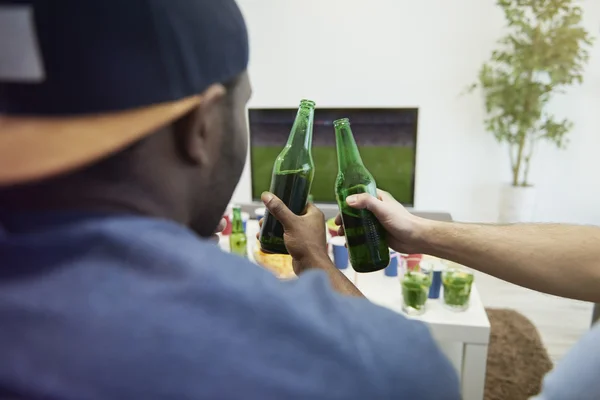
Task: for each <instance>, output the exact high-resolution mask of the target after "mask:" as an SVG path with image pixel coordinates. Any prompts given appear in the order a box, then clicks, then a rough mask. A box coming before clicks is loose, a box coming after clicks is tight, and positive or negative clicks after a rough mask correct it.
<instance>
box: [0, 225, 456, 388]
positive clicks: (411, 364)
mask: <svg viewBox="0 0 600 400" xmlns="http://www.w3.org/2000/svg"><path fill="white" fill-rule="evenodd" d="M47 237H48V240H49V241H50V242H52V243H51V244H52V245H51V246H48V245H47V244H48V243H46V244H45V245H43V246H41V247H38V248H37V249H38V252H37V256H36V257H34V258H32V259H31V260H33V259H35V260H36V262H39V263H43V264H39V265H40V267H43V268H46V267H48V263H55V264H56V265H55V267H56V268H50V269H48V271H47V273H45V274H43V275H42V274H40V275H38V277H37V279H36V281H32V280H29V282H30V283H28V284H27V285H22V284H20V285H19V286H14V285H13V286H11V287H10V288H9V289H10V290H7V291H4V294H2V295H0V296H12V298H11V301H13V302H19V299H21V301H22V303H23V304H25V305H26V307H28V305H30V304H35V307H36V309H35V312H36V313H37V314H40V313H41V314H40V315H56V316H59V318H56V319H52V320H50V321H47V320H37V319H36V320H32V321H31V323H32V324H34V325H35V324H38V323H39V324H44V326H43V328H44V329H38V328H39V327H36V326H26V325H23V326H22V328H23V332H22V333H21V334H20V333H19V329H20V328H21V327H15V329H13V330H12V332H13V333H15V336H14V337H12V343H11V346H12V348H17V347H15V341H16V342H18V343H21V342H22V344H23V348H25V349H27V348H29V347H30V345H31V344H30V343H27V342H26V340H25V339H27V337H28V336H27V335H25V332H32V331H34V332H40V335H43V338H44V341H45V342H46V343H48V344H49V348H51V349H60V351H62V352H63V353H64V354H75V353H76V354H78V360H79V361H77V362H74V363H72V362H70V361H68V360H67V361H66V362H65V363H64V364H63V365H61V368H62V372H64V373H66V374H74V375H73V376H77V375H78V374H82V373H84V375H85V376H107V379H108V378H110V379H119V378H118V377H119V376H128V377H129V378H128V379H130V380H131V382H130V383H131V385H130V389H128V390H130V392H129V393H128V395H130V397H129V398H153V397H152V396H149V397H148V396H147V395H148V393H150V392H146V391H145V390H148V391H150V390H151V389H152V388H154V389H156V387H154V386H153V385H151V384H149V382H153V381H154V380H156V377H157V376H161V377H163V378H164V380H167V381H169V382H172V383H173V384H174V385H176V386H177V387H178V388H186V387H188V388H190V390H197V391H198V393H205V394H208V395H207V396H208V397H210V394H211V393H212V394H214V397H215V398H216V397H219V395H223V394H227V393H229V394H231V395H232V396H233V395H235V394H236V393H239V391H240V390H242V391H244V392H245V393H248V394H250V395H252V394H256V395H259V394H262V395H264V396H271V397H273V396H283V397H286V398H335V397H336V396H335V393H338V394H339V395H340V396H341V397H344V398H364V396H370V395H371V396H386V395H388V394H390V393H397V391H396V389H395V388H396V387H398V388H399V387H400V386H402V385H398V384H397V383H395V382H396V379H397V375H398V374H400V375H404V377H405V378H406V377H408V376H409V375H411V376H413V375H414V376H415V377H416V376H417V375H419V374H420V373H423V374H425V375H426V374H427V373H429V372H431V371H432V370H433V371H437V372H440V371H441V372H443V373H447V372H448V368H447V365H446V364H447V363H444V361H443V360H442V359H441V358H440V357H441V355H440V353H439V350H438V349H437V348H436V346H435V344H433V342H432V339H431V337H430V335H429V333H428V332H427V329H426V328H425V327H424V326H423V325H422V324H420V323H417V322H412V321H409V320H406V319H405V318H403V317H402V316H400V315H398V314H395V313H393V312H391V311H388V310H385V309H382V308H380V307H377V306H375V305H373V304H371V303H369V302H368V301H367V300H365V299H356V298H348V297H344V296H340V295H338V294H337V293H335V292H333V291H332V289H331V287H330V285H329V281H328V279H327V277H326V275H325V274H324V273H320V272H310V273H307V274H306V276H303V277H302V278H301V279H298V280H295V281H292V282H280V281H278V280H277V279H276V278H275V277H274V276H272V275H271V274H270V273H269V272H267V271H265V270H263V269H261V268H260V267H258V266H256V265H254V264H252V263H250V262H248V261H247V260H244V259H242V258H240V257H237V256H233V255H230V254H225V253H223V252H221V251H220V249H219V248H218V246H216V245H214V244H211V243H208V242H205V241H202V240H199V239H198V238H197V237H196V236H195V235H194V234H193V233H191V232H189V231H187V230H186V229H184V228H182V227H180V226H178V225H176V224H172V223H169V222H167V223H165V222H164V221H157V220H138V219H132V220H125V221H124V220H123V219H114V220H110V219H104V220H98V221H90V222H89V223H85V224H78V225H77V226H72V227H69V228H65V229H64V230H63V231H62V232H58V233H57V232H53V234H52V235H50V236H47ZM34 242H35V240H34V241H32V243H34ZM0 245H1V244H0ZM54 246H57V247H58V248H59V249H60V251H59V252H58V253H54V257H44V254H46V255H47V254H50V253H53V252H55V250H56V248H55V247H54ZM40 249H41V250H40ZM44 251H46V252H50V253H44ZM40 257H41V258H40ZM74 282H77V285H74V284H73V283H74ZM41 296H43V298H42V297H41ZM38 300H39V301H38ZM0 317H1V315H0ZM36 321H37V322H36ZM69 327H70V328H69ZM73 327H76V329H75V331H74V330H73ZM48 332H54V333H55V334H48ZM67 336H68V340H65V339H64V338H65V337H67ZM0 337H2V335H0ZM7 339H8V338H7ZM34 339H35V338H34ZM10 342H11V340H7V341H5V342H4V344H8V343H10ZM407 343H408V344H407ZM0 345H2V343H1V341H0ZM75 350H76V351H75ZM74 351H75V353H74ZM30 355H31V356H32V357H33V358H34V359H35V360H37V361H38V362H41V361H42V360H43V357H44V356H45V354H42V353H40V354H30ZM37 357H42V360H38V359H37ZM422 359H425V360H428V362H426V363H422V362H420V360H422ZM35 360H34V361H35ZM86 360H87V361H86ZM108 360H119V362H118V363H116V364H115V363H113V364H112V365H113V367H112V371H113V372H114V374H113V372H111V373H110V374H108V373H107V372H106V370H100V369H98V368H100V367H101V366H103V365H105V361H106V362H107V361H108ZM402 365H405V366H406V367H407V369H406V371H407V372H406V374H404V373H403V369H402V368H399V367H401V366H402ZM423 365H427V366H428V368H424V367H423ZM436 367H437V368H436ZM125 371H128V372H127V373H125ZM392 371H393V372H392ZM396 371H397V372H396ZM409 372H410V374H409ZM107 374H108V375H107ZM113 375H114V376H113ZM232 378H233V379H235V380H236V381H237V383H236V385H237V387H232V386H231V384H230V383H231V379H232ZM164 380H163V381H164ZM331 382H336V385H338V386H335V387H333V386H331V385H332V384H331ZM107 385H108V386H107V387H106V390H112V389H110V384H109V383H107ZM412 388H413V389H414V390H417V388H416V386H414V385H413V387H412ZM413 389H411V390H413ZM181 390H183V389H181ZM211 391H212V392H211ZM404 392H405V393H407V394H410V393H412V392H411V391H410V390H409V391H406V390H404ZM111 394H114V393H111ZM121 394H122V393H121ZM351 394H353V395H355V396H352V395H351ZM144 396H147V397H144ZM207 396H205V398H206V397H207ZM302 396H304V397H302ZM340 396H338V398H341V397H340ZM106 397H107V398H110V397H111V396H110V395H107V396H106ZM225 397H227V396H225ZM283 397H281V398H283Z"/></svg>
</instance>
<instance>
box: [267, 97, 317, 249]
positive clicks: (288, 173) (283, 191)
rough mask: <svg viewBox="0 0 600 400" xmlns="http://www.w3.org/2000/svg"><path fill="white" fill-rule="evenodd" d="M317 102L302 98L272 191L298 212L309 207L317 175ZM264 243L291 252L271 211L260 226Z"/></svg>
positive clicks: (277, 165)
mask: <svg viewBox="0 0 600 400" xmlns="http://www.w3.org/2000/svg"><path fill="white" fill-rule="evenodd" d="M314 114H315V102H314V101H311V100H302V101H301V102H300V108H299V109H298V114H297V115H296V120H295V121H294V125H293V126H292V131H291V132H290V136H289V138H288V141H287V144H286V145H285V147H284V148H283V150H282V151H281V153H279V155H278V156H277V158H276V159H275V165H274V166H273V176H272V178H271V193H273V194H274V195H275V196H277V197H279V198H280V199H281V200H282V201H283V202H284V203H285V205H286V206H288V208H289V209H290V210H291V211H292V212H293V213H295V214H297V215H300V214H302V213H303V212H304V209H305V208H306V202H307V200H308V194H309V193H310V187H311V185H312V182H313V177H314V175H315V163H314V162H313V158H312V151H311V147H312V135H313V120H314ZM259 241H260V247H261V249H262V250H263V251H264V252H267V253H277V254H288V251H287V249H286V248H285V243H284V242H283V226H282V225H281V224H280V223H279V221H277V219H276V218H275V217H273V216H272V215H270V214H269V212H268V211H267V212H266V213H265V217H264V220H263V225H262V228H261V230H260V236H259Z"/></svg>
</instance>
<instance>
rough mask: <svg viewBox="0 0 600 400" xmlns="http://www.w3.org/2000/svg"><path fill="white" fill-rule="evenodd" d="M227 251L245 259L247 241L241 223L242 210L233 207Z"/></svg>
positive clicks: (242, 223)
mask: <svg viewBox="0 0 600 400" xmlns="http://www.w3.org/2000/svg"><path fill="white" fill-rule="evenodd" d="M229 249H230V251H231V253H233V254H237V255H238V256H242V257H247V256H248V250H247V239H246V232H245V231H244V222H243V221H242V209H241V208H240V207H233V221H231V235H229Z"/></svg>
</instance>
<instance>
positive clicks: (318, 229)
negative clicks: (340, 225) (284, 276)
mask: <svg viewBox="0 0 600 400" xmlns="http://www.w3.org/2000/svg"><path fill="white" fill-rule="evenodd" d="M261 199H262V201H263V203H265V207H267V210H269V213H270V214H271V215H272V216H273V217H275V218H276V219H277V220H278V221H279V222H280V223H281V224H282V225H283V229H284V234H283V239H284V242H285V246H286V248H287V250H288V252H289V253H290V255H291V256H292V258H293V260H294V263H293V264H294V272H295V273H296V275H299V274H300V273H302V272H303V271H304V270H305V269H309V268H321V267H323V266H325V265H327V266H329V265H331V260H330V258H329V255H328V254H327V238H326V234H325V217H324V215H323V213H322V212H321V210H319V209H318V208H317V207H316V206H315V205H313V204H310V203H309V204H308V205H307V207H306V212H305V213H304V214H303V215H296V214H294V213H293V212H292V211H291V210H290V209H289V208H287V207H286V205H285V204H284V203H283V201H281V199H279V198H278V197H277V196H275V195H273V194H272V193H269V192H265V193H263V194H262V196H261Z"/></svg>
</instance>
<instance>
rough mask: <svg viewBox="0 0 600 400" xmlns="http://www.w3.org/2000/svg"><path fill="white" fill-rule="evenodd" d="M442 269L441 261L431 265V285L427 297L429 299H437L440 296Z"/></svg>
mask: <svg viewBox="0 0 600 400" xmlns="http://www.w3.org/2000/svg"><path fill="white" fill-rule="evenodd" d="M443 269H444V264H443V263H442V262H441V261H438V262H437V263H435V265H434V266H433V271H432V272H431V286H430V287H429V296H428V297H429V298H430V299H439V298H440V289H441V288H442V270H443Z"/></svg>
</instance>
